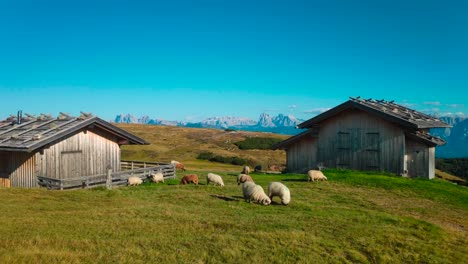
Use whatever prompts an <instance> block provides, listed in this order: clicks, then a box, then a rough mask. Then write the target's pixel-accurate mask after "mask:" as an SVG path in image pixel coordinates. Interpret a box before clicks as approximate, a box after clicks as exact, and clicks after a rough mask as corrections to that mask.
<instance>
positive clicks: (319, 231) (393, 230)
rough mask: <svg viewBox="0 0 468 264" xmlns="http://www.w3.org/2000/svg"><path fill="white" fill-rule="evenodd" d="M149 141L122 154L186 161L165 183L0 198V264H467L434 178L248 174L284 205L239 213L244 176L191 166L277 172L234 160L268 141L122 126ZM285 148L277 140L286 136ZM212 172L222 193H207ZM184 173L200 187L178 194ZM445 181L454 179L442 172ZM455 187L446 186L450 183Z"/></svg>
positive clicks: (461, 208)
mask: <svg viewBox="0 0 468 264" xmlns="http://www.w3.org/2000/svg"><path fill="white" fill-rule="evenodd" d="M119 126H120V127H122V128H124V129H126V130H128V131H131V132H132V133H135V134H137V135H138V136H140V137H142V138H144V139H146V140H147V141H149V142H151V144H150V145H146V146H124V147H123V150H122V155H123V158H124V159H130V160H144V161H163V162H164V161H166V162H168V161H170V160H173V159H175V160H179V161H182V162H184V163H185V164H186V165H187V167H188V168H189V171H187V172H185V173H178V175H177V179H176V180H171V181H166V183H164V184H153V183H144V184H143V185H142V186H137V187H121V188H118V189H114V190H111V191H108V190H105V189H103V188H97V189H92V190H76V191H48V190H44V189H19V188H16V189H15V188H12V189H0V201H2V202H1V203H0V212H1V213H0V221H1V223H2V224H1V225H0V234H1V236H0V262H1V263H150V262H151V263H152V262H155V263H158V262H159V263H464V262H466V257H467V256H468V248H467V247H466V245H467V244H468V231H467V227H468V188H466V187H464V186H458V185H454V184H452V183H449V182H446V181H443V180H440V179H434V180H431V181H429V180H422V179H408V178H402V177H397V176H393V175H390V174H382V173H375V172H356V171H346V170H327V171H325V175H326V176H327V177H328V179H329V180H328V181H326V182H314V183H312V182H307V181H306V179H307V177H306V175H304V174H282V175H270V174H268V175H267V174H252V177H253V178H254V180H255V182H256V183H257V184H260V185H262V186H263V187H264V189H266V186H267V185H268V183H269V182H271V181H281V182H283V183H284V184H286V185H287V186H288V187H289V189H290V191H291V196H292V202H291V203H290V205H288V206H283V205H280V203H279V199H278V198H277V197H276V198H274V203H273V204H272V205H270V206H261V205H258V204H254V203H251V204H249V203H247V202H245V201H244V200H243V198H242V190H241V187H240V186H238V185H237V184H236V176H237V174H238V173H239V171H240V166H234V165H230V164H222V163H216V162H209V161H206V160H197V159H196V157H197V156H198V154H199V153H202V152H206V151H209V152H213V153H215V154H216V155H222V156H234V155H235V156H239V157H242V158H245V159H246V160H249V162H251V163H253V164H262V165H263V166H266V165H268V164H282V163H284V160H285V153H284V152H283V151H272V150H240V149H239V148H238V147H237V146H236V145H235V144H234V143H236V142H238V141H242V140H244V139H246V138H255V137H274V138H277V137H280V138H281V137H282V136H279V135H274V134H269V133H254V132H226V131H222V130H215V129H193V128H179V127H164V126H147V125H122V124H121V125H119ZM283 138H285V137H283ZM208 172H216V173H218V174H220V175H221V176H222V177H223V178H224V182H225V184H226V186H225V187H218V186H212V185H209V186H206V185H205V184H204V183H205V182H206V178H205V177H206V174H207V173H208ZM186 173H197V174H198V175H199V176H200V179H201V183H202V184H201V185H199V186H193V185H187V186H181V185H179V184H178V183H179V180H180V178H181V177H182V176H183V174H186ZM438 175H441V176H440V177H443V178H450V175H448V174H443V173H440V172H438ZM452 177H453V176H452Z"/></svg>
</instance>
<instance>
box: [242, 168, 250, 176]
mask: <svg viewBox="0 0 468 264" xmlns="http://www.w3.org/2000/svg"><path fill="white" fill-rule="evenodd" d="M241 173H242V174H247V175H248V174H249V173H250V167H249V166H244V168H242V172H241Z"/></svg>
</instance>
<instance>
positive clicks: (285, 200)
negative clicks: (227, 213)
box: [128, 165, 327, 205]
mask: <svg viewBox="0 0 468 264" xmlns="http://www.w3.org/2000/svg"><path fill="white" fill-rule="evenodd" d="M182 166H183V165H182ZM184 170H185V168H184ZM249 173H250V168H249V167H248V166H244V168H243V170H242V172H241V174H239V176H238V177H237V185H240V184H242V193H243V197H244V199H245V200H246V201H247V202H249V203H250V202H251V201H254V202H257V203H259V204H263V205H269V204H271V201H272V199H273V197H275V196H278V197H279V198H280V199H281V203H282V204H283V205H288V204H289V203H290V202H291V192H290V191H289V188H288V187H286V185H284V184H283V183H281V182H270V183H269V184H268V196H267V195H266V193H265V191H264V190H263V188H262V186H260V185H258V184H255V182H254V181H253V179H252V177H251V176H250V175H249ZM307 175H308V178H307V180H308V181H321V180H327V177H326V176H325V175H323V173H322V172H321V171H320V170H309V171H308V172H307ZM151 181H152V182H155V183H158V182H164V175H163V174H162V173H161V172H158V173H154V174H151ZM142 182H143V181H142V179H141V178H139V177H136V176H131V177H129V178H128V185H129V186H135V185H140V184H141V183H142ZM198 182H199V181H198V175H196V174H187V175H185V176H184V177H182V179H181V180H180V184H189V183H193V184H195V185H198ZM210 183H213V184H214V185H219V186H224V181H223V178H222V177H221V176H220V175H217V174H214V173H208V175H207V176H206V184H207V185H209V184H210Z"/></svg>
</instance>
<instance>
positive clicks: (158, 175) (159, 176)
mask: <svg viewBox="0 0 468 264" xmlns="http://www.w3.org/2000/svg"><path fill="white" fill-rule="evenodd" d="M151 181H152V182H155V183H158V182H164V175H163V174H162V173H161V172H158V173H153V174H151Z"/></svg>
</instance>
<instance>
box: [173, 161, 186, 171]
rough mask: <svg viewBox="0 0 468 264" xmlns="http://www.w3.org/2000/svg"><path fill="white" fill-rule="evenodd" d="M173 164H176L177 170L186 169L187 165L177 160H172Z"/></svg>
mask: <svg viewBox="0 0 468 264" xmlns="http://www.w3.org/2000/svg"><path fill="white" fill-rule="evenodd" d="M171 164H173V165H174V167H175V168H176V170H177V169H180V170H182V171H185V166H184V164H182V163H180V162H178V161H177V160H171Z"/></svg>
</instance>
